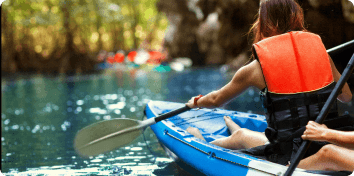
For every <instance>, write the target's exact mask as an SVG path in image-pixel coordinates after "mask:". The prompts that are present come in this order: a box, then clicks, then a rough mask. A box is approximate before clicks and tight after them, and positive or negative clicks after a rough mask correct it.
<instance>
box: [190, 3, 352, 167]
mask: <svg viewBox="0 0 354 176" xmlns="http://www.w3.org/2000/svg"><path fill="white" fill-rule="evenodd" d="M251 31H252V32H253V34H254V37H255V38H254V44H253V47H252V52H253V57H252V59H253V60H251V61H250V63H249V64H247V65H245V66H244V67H242V68H240V69H239V70H238V71H237V72H236V73H235V75H234V77H233V78H232V80H231V81H230V82H229V83H228V84H226V85H225V86H224V87H222V88H221V89H219V90H217V91H213V92H211V93H209V94H207V95H205V96H198V97H192V98H191V99H190V100H189V101H188V103H186V105H187V106H188V107H190V108H197V107H204V108H214V107H219V106H221V105H223V104H224V103H227V102H228V101H230V100H231V99H233V98H234V97H236V96H238V95H240V94H241V93H242V92H243V91H244V90H246V89H247V88H248V87H250V86H254V87H257V88H258V89H260V90H262V91H261V98H262V99H263V106H264V108H265V116H266V120H267V124H268V127H267V129H266V130H265V133H260V132H255V131H251V130H248V129H245V128H240V127H239V126H238V125H237V124H233V122H232V120H231V119H230V118H229V117H225V118H224V119H225V122H226V124H227V125H228V127H229V130H230V133H231V135H230V136H229V137H226V138H222V139H217V140H215V141H212V142H211V143H213V144H215V145H218V146H221V147H225V148H229V149H245V150H244V152H246V153H249V154H251V155H254V156H257V157H259V158H264V159H267V160H269V161H272V162H275V163H279V164H283V165H286V164H288V162H289V161H290V159H291V158H292V157H293V156H294V154H295V153H296V152H297V150H298V146H299V145H300V144H301V142H302V139H301V135H302V134H303V132H304V130H305V126H306V124H307V123H308V121H310V120H314V119H315V118H316V117H317V116H318V114H319V112H320V110H321V109H322V106H323V104H324V102H325V101H326V100H327V98H328V96H329V94H330V93H331V91H332V90H333V88H334V85H335V82H337V81H338V80H339V78H340V76H341V75H340V73H339V72H338V70H337V69H336V67H335V65H334V63H333V61H332V59H331V58H330V56H329V55H328V54H327V52H326V49H325V47H324V45H323V43H322V41H321V39H320V37H319V36H318V35H316V34H313V33H310V32H307V31H306V30H305V28H304V20H303V11H302V9H301V7H300V6H299V4H298V3H296V2H295V1H293V0H265V1H261V3H260V8H259V12H258V19H257V20H256V22H255V23H254V25H253V27H252V28H251ZM351 98H352V94H351V92H350V89H349V86H348V85H347V84H345V86H344V87H343V89H342V93H341V94H340V95H339V96H338V100H340V101H342V102H349V101H350V100H351ZM337 117H338V111H337V108H336V105H334V106H333V107H332V109H331V111H330V113H329V115H328V116H327V119H328V120H332V122H333V120H336V119H341V118H337ZM188 131H189V132H190V133H191V134H193V135H195V136H196V137H198V136H199V137H201V135H200V133H199V131H198V130H197V129H194V128H189V129H188ZM322 146H323V144H320V143H318V145H312V146H311V147H310V149H309V150H308V152H307V154H306V155H305V156H309V155H312V154H315V153H316V152H317V151H318V150H319V149H320V148H321V147H322Z"/></svg>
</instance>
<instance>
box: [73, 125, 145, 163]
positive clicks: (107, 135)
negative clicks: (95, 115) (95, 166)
mask: <svg viewBox="0 0 354 176" xmlns="http://www.w3.org/2000/svg"><path fill="white" fill-rule="evenodd" d="M139 124H140V121H138V120H133V119H112V120H107V121H101V122H98V123H95V124H92V125H90V126H87V127H85V128H83V129H82V130H80V131H79V132H78V133H77V134H76V136H75V139H74V148H75V150H76V152H77V153H78V154H79V155H81V156H83V157H89V156H95V155H98V154H101V153H105V152H108V151H112V150H114V149H117V148H119V147H122V146H124V145H127V144H129V143H130V142H132V141H133V140H134V139H135V138H136V137H138V136H139V135H140V134H141V132H142V129H141V128H139V127H140V126H139Z"/></svg>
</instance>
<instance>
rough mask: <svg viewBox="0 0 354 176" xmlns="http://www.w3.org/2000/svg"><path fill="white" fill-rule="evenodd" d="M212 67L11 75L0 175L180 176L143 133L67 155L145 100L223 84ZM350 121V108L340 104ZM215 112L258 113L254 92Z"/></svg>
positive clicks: (5, 87) (136, 111) (184, 96)
mask: <svg viewBox="0 0 354 176" xmlns="http://www.w3.org/2000/svg"><path fill="white" fill-rule="evenodd" d="M231 78H232V75H228V74H224V73H222V72H220V71H219V68H207V69H198V68H195V69H190V70H185V71H184V72H165V73H158V72H153V71H148V70H143V69H140V70H138V69H127V68H124V69H123V68H121V69H114V70H113V69H112V70H106V71H105V72H103V73H102V74H93V75H81V76H43V75H32V76H26V77H25V76H21V75H19V76H16V77H11V78H10V77H3V78H2V81H1V93H2V96H1V102H2V104H1V122H2V136H1V143H2V145H1V169H2V172H3V173H7V174H16V173H23V174H34V175H35V174H50V173H56V174H63V175H67V174H68V175H70V174H71V175H74V174H92V175H107V174H120V175H186V172H185V171H183V170H180V168H178V167H177V166H176V163H174V162H173V160H171V159H170V158H169V157H168V156H167V155H166V154H165V152H164V150H163V148H162V146H161V145H160V144H159V143H158V141H157V138H156V137H155V135H154V133H153V132H152V130H151V129H149V128H148V129H146V130H145V132H144V136H143V135H141V136H140V137H138V138H137V139H136V140H135V141H133V142H132V143H131V144H129V145H128V146H126V147H122V148H119V149H117V150H115V151H111V152H109V153H106V154H102V155H99V156H97V157H91V158H81V157H80V156H78V155H77V154H76V153H75V151H74V148H73V139H74V137H75V134H76V132H77V131H79V130H80V129H82V128H83V127H85V126H87V125H90V124H92V123H95V122H98V121H102V120H109V119H112V118H132V119H139V120H141V119H142V118H143V110H144V106H145V104H146V103H147V102H148V101H149V100H164V101H173V102H187V101H188V100H189V98H190V97H192V96H196V95H198V94H204V95H205V94H207V93H209V92H211V91H213V90H217V89H219V88H221V87H222V86H223V85H225V84H226V83H227V82H228V81H229V80H230V79H231ZM339 107H340V111H341V112H345V111H348V112H349V113H350V114H354V112H353V111H354V110H353V109H354V108H352V105H351V103H350V104H349V105H342V104H341V105H340V106H339ZM223 108H226V109H233V110H237V111H244V112H252V113H258V114H262V113H263V109H262V106H261V102H260V99H259V94H258V90H257V89H255V88H249V89H248V90H246V91H245V92H244V93H243V94H242V95H240V96H239V97H238V98H236V99H234V100H233V101H231V102H230V103H229V104H227V105H225V106H224V107H223Z"/></svg>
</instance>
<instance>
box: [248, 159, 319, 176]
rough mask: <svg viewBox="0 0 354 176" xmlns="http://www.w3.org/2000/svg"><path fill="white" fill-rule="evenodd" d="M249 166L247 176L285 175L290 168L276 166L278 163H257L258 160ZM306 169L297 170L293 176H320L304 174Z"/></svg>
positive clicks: (251, 162)
mask: <svg viewBox="0 0 354 176" xmlns="http://www.w3.org/2000/svg"><path fill="white" fill-rule="evenodd" d="M248 166H249V167H250V169H249V170H248V172H247V175H246V176H254V175H257V176H258V175H259V176H269V175H272V174H273V175H284V174H285V172H286V170H287V169H288V167H286V166H283V165H280V164H276V163H271V162H263V161H257V160H252V161H250V162H249V163H248ZM251 168H257V169H258V170H261V171H264V172H261V171H258V170H255V169H251ZM304 171H305V170H304V169H300V168H296V170H295V171H294V173H293V174H292V175H293V176H314V175H316V176H318V174H311V173H307V172H304ZM267 173H269V174H267Z"/></svg>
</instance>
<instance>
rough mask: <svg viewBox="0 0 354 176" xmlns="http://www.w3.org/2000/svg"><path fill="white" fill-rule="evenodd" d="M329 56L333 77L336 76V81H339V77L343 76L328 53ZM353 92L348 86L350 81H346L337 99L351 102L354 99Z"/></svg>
mask: <svg viewBox="0 0 354 176" xmlns="http://www.w3.org/2000/svg"><path fill="white" fill-rule="evenodd" d="M328 57H329V60H330V63H331V67H332V74H333V77H334V81H335V82H338V80H339V78H340V77H341V76H342V75H341V74H340V73H339V72H338V70H337V68H336V66H335V65H334V63H333V60H332V58H331V57H330V56H329V55H328ZM352 96H353V95H352V93H351V91H350V88H349V86H348V83H345V84H344V86H343V88H342V93H341V94H340V95H338V97H337V99H338V100H339V101H341V102H345V103H346V102H350V101H351V100H352Z"/></svg>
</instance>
